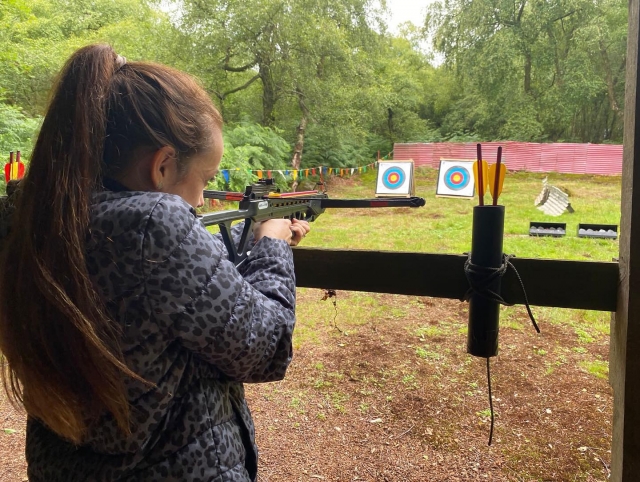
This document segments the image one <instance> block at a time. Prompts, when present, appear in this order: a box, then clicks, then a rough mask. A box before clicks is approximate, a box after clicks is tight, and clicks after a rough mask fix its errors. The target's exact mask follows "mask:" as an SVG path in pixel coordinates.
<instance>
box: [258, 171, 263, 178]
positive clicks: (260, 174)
mask: <svg viewBox="0 0 640 482" xmlns="http://www.w3.org/2000/svg"><path fill="white" fill-rule="evenodd" d="M258 179H262V171H258Z"/></svg>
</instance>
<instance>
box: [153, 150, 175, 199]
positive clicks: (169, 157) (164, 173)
mask: <svg viewBox="0 0 640 482" xmlns="http://www.w3.org/2000/svg"><path fill="white" fill-rule="evenodd" d="M149 168H150V169H151V172H150V174H151V176H150V177H151V183H152V184H153V187H154V189H155V190H156V191H161V190H162V189H163V188H164V186H165V185H169V184H171V183H173V182H175V179H176V174H177V165H176V150H175V149H174V148H173V147H171V146H163V147H161V148H160V149H158V150H157V151H156V152H154V153H153V156H152V157H151V163H150V165H149Z"/></svg>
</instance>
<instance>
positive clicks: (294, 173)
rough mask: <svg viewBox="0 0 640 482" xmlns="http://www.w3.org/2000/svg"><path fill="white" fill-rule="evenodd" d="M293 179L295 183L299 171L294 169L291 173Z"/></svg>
mask: <svg viewBox="0 0 640 482" xmlns="http://www.w3.org/2000/svg"><path fill="white" fill-rule="evenodd" d="M291 177H292V178H293V180H294V181H295V180H296V179H298V170H297V169H294V170H293V171H291Z"/></svg>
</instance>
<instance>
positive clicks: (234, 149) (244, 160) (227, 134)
mask: <svg viewBox="0 0 640 482" xmlns="http://www.w3.org/2000/svg"><path fill="white" fill-rule="evenodd" d="M224 143H225V148H224V155H223V157H222V162H221V163H220V170H223V169H228V170H230V176H229V177H230V179H229V183H226V182H225V178H224V176H223V175H218V176H217V178H216V181H215V183H216V184H215V187H214V188H215V189H226V188H230V189H231V190H235V191H243V190H244V188H245V186H247V185H249V184H251V183H253V182H255V180H256V179H257V178H256V176H255V175H254V174H251V173H250V172H249V171H251V170H258V169H265V170H266V169H273V170H277V169H279V170H285V169H287V160H288V156H289V151H290V150H291V148H290V146H289V144H288V143H287V141H286V140H284V139H283V138H282V137H280V135H279V134H278V131H277V130H276V129H270V128H268V127H263V126H261V125H258V124H251V123H241V124H238V125H235V126H232V127H227V128H226V129H225V131H224ZM276 181H277V182H278V183H279V184H280V187H285V183H284V177H282V176H276ZM226 184H228V186H226Z"/></svg>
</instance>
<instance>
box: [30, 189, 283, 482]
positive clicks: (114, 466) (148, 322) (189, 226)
mask: <svg viewBox="0 0 640 482" xmlns="http://www.w3.org/2000/svg"><path fill="white" fill-rule="evenodd" d="M94 201H95V202H94V205H93V210H92V212H93V214H92V220H91V225H90V235H89V238H88V245H87V259H88V268H89V273H90V275H91V277H92V280H93V282H94V284H95V286H96V287H97V288H98V290H99V292H100V293H101V294H102V296H103V297H104V299H105V300H107V301H108V310H109V312H110V314H111V316H113V317H114V319H115V320H116V321H117V322H118V323H119V324H120V326H121V327H122V330H123V339H122V348H123V351H124V356H125V360H126V363H127V365H128V366H129V367H131V368H132V369H133V370H134V371H135V372H136V373H138V374H139V375H141V376H142V377H143V378H144V379H146V380H147V381H150V382H152V383H153V384H155V387H149V386H145V385H144V384H142V383H139V382H135V381H128V382H127V392H128V398H129V401H130V403H131V431H132V432H131V435H130V436H123V435H122V434H121V433H120V432H119V431H118V430H117V428H116V426H115V424H114V422H113V420H112V419H111V418H110V417H109V416H105V417H104V418H103V419H102V420H100V422H99V423H98V424H96V425H95V426H94V427H93V429H92V430H91V432H90V434H89V436H88V439H87V441H86V443H85V444H84V445H82V446H75V445H73V444H71V443H68V442H67V441H65V440H63V439H60V438H59V437H57V436H56V435H55V434H54V433H52V432H51V431H49V430H48V429H47V428H46V427H45V426H43V425H42V424H40V423H39V422H37V421H35V420H29V421H28V426H27V447H26V455H27V462H28V476H29V480H31V481H34V482H45V481H46V482H58V481H65V482H67V481H137V482H147V481H149V482H151V481H211V482H214V481H215V482H227V481H233V482H248V481H253V480H255V479H256V477H257V475H256V474H257V448H256V445H255V441H254V426H253V422H252V419H251V414H250V412H249V408H248V407H247V404H246V402H245V398H244V389H243V385H242V383H243V382H267V381H272V380H279V379H282V378H283V377H284V375H285V371H286V369H287V366H288V365H289V363H290V361H291V357H292V344H291V337H292V333H293V327H294V321H295V318H294V310H295V279H294V271H293V258H292V253H291V248H290V247H289V245H288V244H287V243H286V242H285V241H282V240H275V239H271V238H262V239H261V240H260V241H259V242H258V243H256V244H255V245H254V246H253V248H252V251H251V254H250V256H249V258H248V259H247V262H246V263H245V265H244V267H243V268H242V270H241V272H239V271H238V270H236V268H235V267H234V266H233V264H232V263H230V262H229V261H228V260H227V258H226V249H225V247H224V245H223V244H222V241H221V240H220V239H219V238H218V237H216V236H213V235H211V234H210V233H209V232H208V231H207V230H206V229H205V228H204V226H203V225H202V224H201V223H200V221H199V220H198V219H197V218H196V216H195V212H194V210H193V209H192V208H191V207H190V206H188V205H187V204H186V203H185V202H184V201H183V200H182V199H181V198H179V197H177V196H172V195H168V194H160V193H140V192H110V191H105V192H101V193H98V194H96V196H95V199H94ZM240 227H241V226H240Z"/></svg>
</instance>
